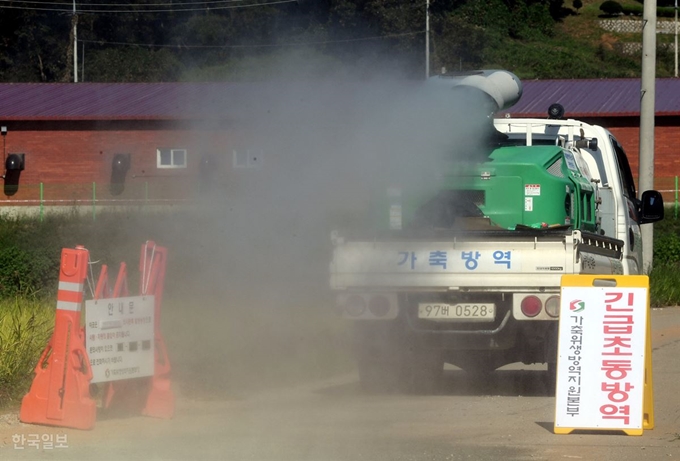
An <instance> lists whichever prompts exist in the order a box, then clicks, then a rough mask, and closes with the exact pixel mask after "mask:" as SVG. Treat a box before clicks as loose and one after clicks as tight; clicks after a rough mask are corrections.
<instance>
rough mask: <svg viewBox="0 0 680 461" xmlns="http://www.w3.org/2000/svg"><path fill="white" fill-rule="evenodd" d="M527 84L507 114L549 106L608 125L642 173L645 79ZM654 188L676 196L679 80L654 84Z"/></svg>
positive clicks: (540, 111)
mask: <svg viewBox="0 0 680 461" xmlns="http://www.w3.org/2000/svg"><path fill="white" fill-rule="evenodd" d="M523 83H524V95H523V96H522V99H521V100H520V101H519V102H518V103H517V104H516V105H515V106H513V107H511V108H510V109H509V110H508V112H509V113H510V114H511V115H512V116H518V117H540V118H543V117H546V116H547V109H548V107H549V106H550V104H553V103H559V104H562V106H564V108H565V117H566V118H573V119H579V120H583V121H586V122H589V123H593V124H598V125H602V126H604V127H606V128H608V129H609V130H610V131H611V132H612V133H613V134H614V136H616V138H617V139H618V140H619V142H620V143H621V145H622V146H623V148H624V149H625V150H626V153H627V154H628V159H629V161H630V165H631V168H632V169H633V174H634V175H635V176H636V177H637V174H638V165H639V162H638V159H639V150H640V129H639V128H640V79H635V78H630V79H599V80H594V79H593V80H541V81H528V82H523ZM655 93H656V98H655V114H656V116H655V122H654V124H655V129H654V177H655V180H654V187H655V188H656V189H659V190H660V191H663V192H664V196H665V198H666V199H667V201H670V200H671V199H673V200H674V193H673V192H674V189H675V177H676V176H680V155H679V154H680V148H679V147H678V145H677V142H676V138H678V137H679V136H680V79H677V78H659V79H657V80H656V86H655Z"/></svg>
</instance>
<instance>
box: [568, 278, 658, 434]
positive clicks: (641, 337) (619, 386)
mask: <svg viewBox="0 0 680 461" xmlns="http://www.w3.org/2000/svg"><path fill="white" fill-rule="evenodd" d="M560 300H561V301H560V324H559V339H558V359H557V388H556V391H555V428H554V432H555V434H569V433H571V432H573V431H574V430H607V431H612V430H618V431H623V432H625V433H626V434H628V435H642V433H643V430H644V429H653V428H654V409H653V406H654V394H653V388H652V345H651V321H650V318H649V312H650V309H649V277H647V276H644V275H621V276H608V275H606V276H603V275H565V276H563V277H562V283H561V297H560Z"/></svg>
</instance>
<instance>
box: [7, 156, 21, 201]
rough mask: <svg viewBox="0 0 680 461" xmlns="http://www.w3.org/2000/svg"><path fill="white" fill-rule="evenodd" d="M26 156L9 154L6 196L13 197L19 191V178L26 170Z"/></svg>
mask: <svg viewBox="0 0 680 461" xmlns="http://www.w3.org/2000/svg"><path fill="white" fill-rule="evenodd" d="M24 161H25V158H24V154H9V155H8V156H7V159H6V160H5V176H4V179H5V187H4V193H5V195H6V196H8V197H9V196H12V195H14V194H16V193H17V191H18V190H19V176H21V172H22V171H23V170H24Z"/></svg>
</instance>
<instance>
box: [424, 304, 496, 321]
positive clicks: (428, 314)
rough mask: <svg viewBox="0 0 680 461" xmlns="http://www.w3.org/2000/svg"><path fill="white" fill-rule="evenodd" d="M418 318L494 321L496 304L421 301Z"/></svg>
mask: <svg viewBox="0 0 680 461" xmlns="http://www.w3.org/2000/svg"><path fill="white" fill-rule="evenodd" d="M418 318H421V319H429V320H465V321H470V322H475V321H476V322H493V321H494V320H495V319H496V305H495V304H488V303H461V304H446V303H420V304H418Z"/></svg>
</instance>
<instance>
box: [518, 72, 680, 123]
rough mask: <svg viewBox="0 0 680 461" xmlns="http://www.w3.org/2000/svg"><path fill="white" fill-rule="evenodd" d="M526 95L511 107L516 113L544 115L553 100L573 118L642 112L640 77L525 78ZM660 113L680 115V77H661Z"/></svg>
mask: <svg viewBox="0 0 680 461" xmlns="http://www.w3.org/2000/svg"><path fill="white" fill-rule="evenodd" d="M522 83H523V85H524V93H523V95H522V99H520V101H519V102H518V103H517V104H515V105H514V106H512V107H511V108H510V109H508V111H507V112H508V113H510V114H511V115H513V116H523V117H539V118H544V117H545V116H546V115H547V113H548V107H550V105H551V104H553V103H559V104H562V106H564V108H565V113H566V116H567V117H569V118H583V117H626V116H639V115H640V79H638V78H622V79H600V80H530V81H523V82H522ZM654 91H655V93H656V98H655V112H656V115H662V116H669V115H680V79H677V78H658V79H656V86H655V90H654Z"/></svg>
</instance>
